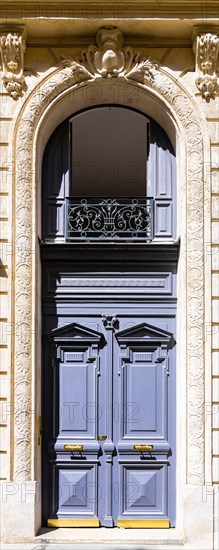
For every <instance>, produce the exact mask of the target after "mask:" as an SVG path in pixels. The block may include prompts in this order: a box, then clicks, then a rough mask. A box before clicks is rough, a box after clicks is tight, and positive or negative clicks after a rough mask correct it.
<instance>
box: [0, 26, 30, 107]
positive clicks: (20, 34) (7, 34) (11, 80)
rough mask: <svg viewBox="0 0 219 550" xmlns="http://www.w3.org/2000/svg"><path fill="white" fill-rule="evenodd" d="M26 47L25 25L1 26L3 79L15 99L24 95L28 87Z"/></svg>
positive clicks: (0, 42) (0, 41)
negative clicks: (25, 77) (9, 27)
mask: <svg viewBox="0 0 219 550" xmlns="http://www.w3.org/2000/svg"><path fill="white" fill-rule="evenodd" d="M25 49H26V42H25V38H24V27H23V26H20V25H18V26H16V25H15V26H13V27H11V29H6V28H3V27H0V52H1V64H2V68H1V72H2V80H3V84H4V86H5V88H6V90H7V92H8V93H9V94H10V96H11V97H13V99H18V97H20V96H22V94H23V92H24V90H25V89H26V84H25V79H24V74H23V70H24V53H25Z"/></svg>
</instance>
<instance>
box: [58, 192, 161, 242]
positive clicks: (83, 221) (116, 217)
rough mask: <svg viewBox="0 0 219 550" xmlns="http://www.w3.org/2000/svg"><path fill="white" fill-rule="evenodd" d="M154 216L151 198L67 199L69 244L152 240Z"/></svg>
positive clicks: (67, 239)
mask: <svg viewBox="0 0 219 550" xmlns="http://www.w3.org/2000/svg"><path fill="white" fill-rule="evenodd" d="M153 213H154V199H153V198H151V197H137V198H132V197H121V198H113V197H104V198H103V197H94V198H90V197H89V198H87V197H86V198H85V197H84V198H77V197H68V198H67V199H66V241H92V242H93V241H99V242H100V241H101V242H103V241H111V242H112V241H113V242H117V241H122V242H125V241H128V242H130V241H137V242H139V241H143V242H148V241H152V239H153Z"/></svg>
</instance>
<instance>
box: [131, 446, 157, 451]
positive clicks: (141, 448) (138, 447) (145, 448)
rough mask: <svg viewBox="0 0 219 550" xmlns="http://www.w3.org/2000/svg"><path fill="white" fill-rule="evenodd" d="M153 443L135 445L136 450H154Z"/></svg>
mask: <svg viewBox="0 0 219 550" xmlns="http://www.w3.org/2000/svg"><path fill="white" fill-rule="evenodd" d="M153 448H154V446H153V445H133V449H134V451H153Z"/></svg>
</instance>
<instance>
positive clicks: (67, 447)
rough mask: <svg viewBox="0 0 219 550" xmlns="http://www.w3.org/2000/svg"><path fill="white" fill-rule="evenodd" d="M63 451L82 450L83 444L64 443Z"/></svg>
mask: <svg viewBox="0 0 219 550" xmlns="http://www.w3.org/2000/svg"><path fill="white" fill-rule="evenodd" d="M64 450H65V451H83V450H84V445H64Z"/></svg>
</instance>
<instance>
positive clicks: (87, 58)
mask: <svg viewBox="0 0 219 550" xmlns="http://www.w3.org/2000/svg"><path fill="white" fill-rule="evenodd" d="M123 43H124V39H123V35H122V33H121V31H120V30H119V29H117V28H116V27H112V26H107V27H103V28H101V29H100V30H99V31H98V33H97V35H96V44H97V45H91V46H89V47H88V49H87V50H86V51H84V52H82V53H81V55H80V57H78V58H74V59H73V58H72V57H71V56H65V57H64V56H63V57H61V59H60V61H61V63H62V64H63V65H64V66H71V67H72V69H73V70H74V74H75V76H77V77H78V80H83V81H84V80H85V79H86V80H90V79H92V80H93V79H94V78H98V77H99V78H100V77H102V78H115V77H123V78H124V77H125V78H131V79H133V80H137V81H138V82H142V84H144V82H145V81H147V82H150V81H152V80H153V73H152V69H153V68H155V67H156V66H157V64H156V62H155V61H152V60H150V59H145V58H144V57H142V55H141V53H140V52H137V53H135V54H134V52H133V50H132V48H131V47H130V46H127V47H125V48H123Z"/></svg>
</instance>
